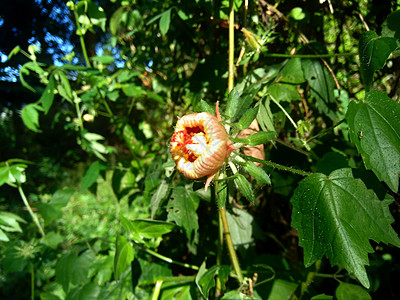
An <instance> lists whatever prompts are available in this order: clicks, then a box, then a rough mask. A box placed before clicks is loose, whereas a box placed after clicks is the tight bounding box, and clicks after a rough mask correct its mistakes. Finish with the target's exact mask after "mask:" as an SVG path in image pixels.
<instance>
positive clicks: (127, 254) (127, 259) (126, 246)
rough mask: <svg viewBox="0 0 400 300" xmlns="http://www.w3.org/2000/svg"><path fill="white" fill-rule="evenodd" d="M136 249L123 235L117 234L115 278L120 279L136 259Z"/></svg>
mask: <svg viewBox="0 0 400 300" xmlns="http://www.w3.org/2000/svg"><path fill="white" fill-rule="evenodd" d="M134 258H135V255H134V250H133V247H132V245H131V244H130V243H129V242H128V241H127V239H126V238H124V237H123V236H117V241H116V250H115V257H114V278H115V280H119V277H120V276H121V274H122V273H124V272H125V271H126V269H127V268H128V267H129V266H130V264H131V262H132V261H133V260H134Z"/></svg>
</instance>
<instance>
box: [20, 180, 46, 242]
mask: <svg viewBox="0 0 400 300" xmlns="http://www.w3.org/2000/svg"><path fill="white" fill-rule="evenodd" d="M18 192H19V194H20V196H21V198H22V201H23V202H24V204H25V206H26V208H27V209H28V212H29V214H30V215H31V217H32V219H33V222H35V224H36V226H37V228H38V229H39V232H40V234H41V235H42V236H43V237H44V236H45V233H44V231H43V228H42V226H41V225H40V223H39V219H38V218H37V216H36V214H35V213H34V212H33V211H32V208H31V206H30V205H29V202H28V200H27V199H26V196H25V193H24V190H23V189H22V186H21V185H20V184H18Z"/></svg>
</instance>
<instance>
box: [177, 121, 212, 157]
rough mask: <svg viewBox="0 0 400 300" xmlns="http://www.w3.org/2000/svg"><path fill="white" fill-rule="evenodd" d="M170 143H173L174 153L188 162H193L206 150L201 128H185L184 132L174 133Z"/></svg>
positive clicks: (204, 137)
mask: <svg viewBox="0 0 400 300" xmlns="http://www.w3.org/2000/svg"><path fill="white" fill-rule="evenodd" d="M171 142H173V143H175V144H174V145H175V147H176V151H179V152H180V154H181V156H182V157H184V158H185V160H187V161H190V162H194V161H195V160H196V159H197V158H198V157H199V156H200V155H201V152H202V151H204V150H206V149H207V140H206V136H205V133H204V128H203V127H202V126H195V127H186V130H181V131H178V132H175V134H174V135H173V136H172V141H171Z"/></svg>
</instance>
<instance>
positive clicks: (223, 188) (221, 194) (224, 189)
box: [216, 180, 228, 208]
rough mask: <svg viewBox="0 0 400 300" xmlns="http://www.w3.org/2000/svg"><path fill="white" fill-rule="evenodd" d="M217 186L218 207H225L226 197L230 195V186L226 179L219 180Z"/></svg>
mask: <svg viewBox="0 0 400 300" xmlns="http://www.w3.org/2000/svg"><path fill="white" fill-rule="evenodd" d="M216 187H217V203H218V207H219V208H221V207H224V206H225V203H226V197H227V196H228V186H227V184H226V180H224V181H220V182H218V185H216Z"/></svg>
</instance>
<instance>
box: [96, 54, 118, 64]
mask: <svg viewBox="0 0 400 300" xmlns="http://www.w3.org/2000/svg"><path fill="white" fill-rule="evenodd" d="M91 59H93V60H94V61H97V62H99V63H102V64H105V65H109V64H112V63H113V62H114V60H115V59H114V57H113V56H111V55H104V56H93V57H91Z"/></svg>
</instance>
